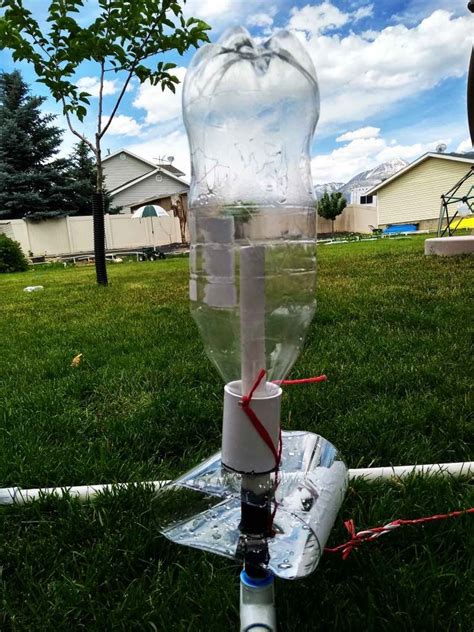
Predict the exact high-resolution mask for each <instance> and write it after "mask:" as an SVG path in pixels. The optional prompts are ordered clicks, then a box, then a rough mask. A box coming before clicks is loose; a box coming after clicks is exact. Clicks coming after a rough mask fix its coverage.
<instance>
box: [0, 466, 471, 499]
mask: <svg viewBox="0 0 474 632" xmlns="http://www.w3.org/2000/svg"><path fill="white" fill-rule="evenodd" d="M410 474H420V475H423V476H426V475H430V476H454V477H460V476H474V461H465V462H461V463H429V464H425V465H396V466H393V467H392V466H390V467H366V468H358V469H352V470H349V479H350V480H354V479H356V478H363V479H365V480H366V481H368V482H369V483H370V482H372V481H378V480H387V479H391V478H404V477H406V476H409V475H410ZM283 475H284V474H283ZM172 482H173V481H145V482H138V483H108V484H104V485H79V486H72V487H69V486H66V485H65V486H63V487H44V488H36V489H21V487H4V488H3V489H1V488H0V506H1V505H13V504H17V505H24V504H25V503H28V502H31V501H33V500H38V498H40V497H41V496H45V495H49V494H53V495H55V496H59V497H62V496H66V495H69V496H71V497H72V498H78V499H79V500H82V501H88V500H90V499H91V498H94V497H95V496H97V495H98V494H100V493H101V492H105V491H113V490H117V489H118V490H120V489H127V488H129V487H133V486H134V485H146V486H148V487H150V488H151V489H153V490H154V491H157V492H158V491H160V490H163V489H164V488H166V487H167V486H170V487H171V484H172Z"/></svg>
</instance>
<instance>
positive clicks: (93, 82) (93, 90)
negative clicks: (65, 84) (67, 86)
mask: <svg viewBox="0 0 474 632" xmlns="http://www.w3.org/2000/svg"><path fill="white" fill-rule="evenodd" d="M116 83H117V82H116V81H114V80H109V79H104V88H103V92H102V93H103V95H104V96H107V95H111V94H115V93H116V92H117V85H116ZM76 85H77V87H78V88H79V90H82V91H84V92H88V93H89V94H90V95H91V96H93V97H98V96H99V90H100V82H99V78H98V77H81V78H80V79H79V80H78V81H77V83H76Z"/></svg>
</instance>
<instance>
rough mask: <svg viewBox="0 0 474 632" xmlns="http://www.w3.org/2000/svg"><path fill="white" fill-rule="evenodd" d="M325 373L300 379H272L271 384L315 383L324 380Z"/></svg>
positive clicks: (325, 378) (325, 377)
mask: <svg viewBox="0 0 474 632" xmlns="http://www.w3.org/2000/svg"><path fill="white" fill-rule="evenodd" d="M327 379H328V378H327V376H326V375H318V376H317V377H305V378H302V379H300V380H273V384H278V385H279V386H290V385H291V384H315V383H316V382H325V381H326V380H327Z"/></svg>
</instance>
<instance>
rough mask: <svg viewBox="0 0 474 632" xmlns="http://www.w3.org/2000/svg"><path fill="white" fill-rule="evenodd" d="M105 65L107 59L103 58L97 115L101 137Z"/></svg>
mask: <svg viewBox="0 0 474 632" xmlns="http://www.w3.org/2000/svg"><path fill="white" fill-rule="evenodd" d="M104 66H105V61H104V60H103V59H102V61H101V62H100V87H99V113H98V115H97V135H98V136H99V138H101V136H102V134H101V129H102V104H103V100H104V72H105V71H104Z"/></svg>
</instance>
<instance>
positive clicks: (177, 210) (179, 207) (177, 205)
mask: <svg viewBox="0 0 474 632" xmlns="http://www.w3.org/2000/svg"><path fill="white" fill-rule="evenodd" d="M171 208H172V209H173V213H174V216H175V217H177V218H178V219H179V230H180V233H181V243H183V244H185V243H186V226H187V223H188V214H187V212H186V209H185V208H184V202H183V197H182V196H181V195H179V196H177V197H176V198H174V199H173V198H172V199H171Z"/></svg>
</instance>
